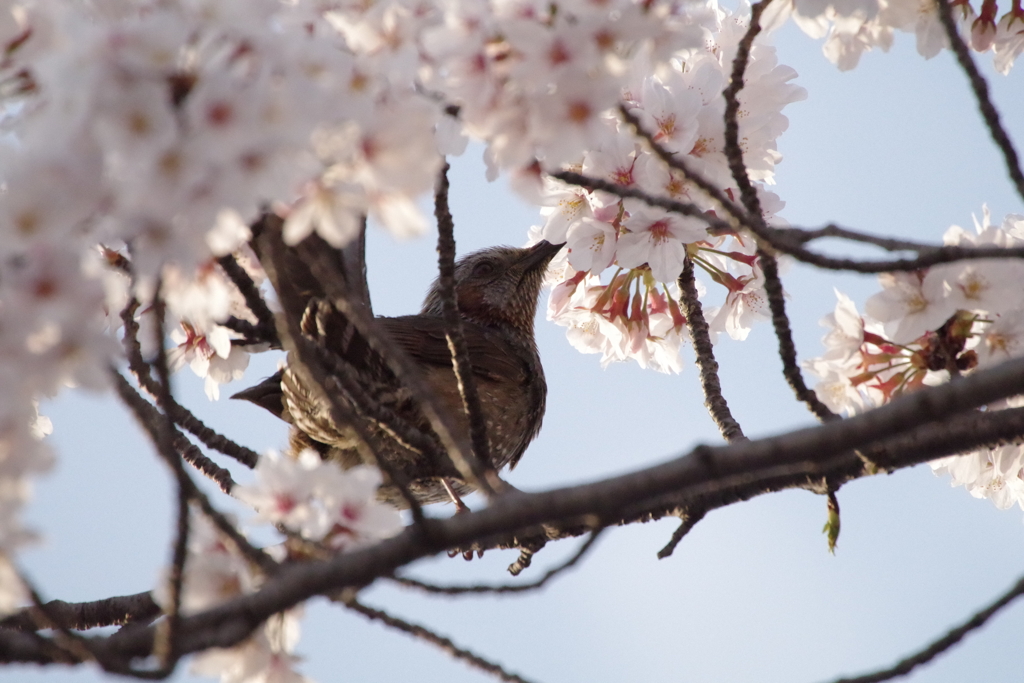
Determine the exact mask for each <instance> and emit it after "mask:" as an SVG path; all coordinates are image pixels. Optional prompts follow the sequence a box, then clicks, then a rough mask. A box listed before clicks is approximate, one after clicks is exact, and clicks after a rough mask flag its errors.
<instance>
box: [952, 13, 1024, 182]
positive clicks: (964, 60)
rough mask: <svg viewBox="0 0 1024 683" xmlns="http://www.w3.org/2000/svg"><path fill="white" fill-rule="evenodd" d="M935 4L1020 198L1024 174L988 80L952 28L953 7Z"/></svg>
mask: <svg viewBox="0 0 1024 683" xmlns="http://www.w3.org/2000/svg"><path fill="white" fill-rule="evenodd" d="M935 5H936V9H937V10H938V14H939V21H941V22H942V27H943V28H944V29H945V30H946V38H948V39H949V46H950V48H951V49H952V50H953V54H955V55H956V60H957V61H958V62H959V63H960V68H961V69H963V70H964V73H966V74H967V79H968V80H969V81H970V82H971V90H973V91H974V97H975V99H977V100H978V109H979V110H980V111H981V116H982V118H983V119H985V125H986V126H987V127H988V132H989V134H991V135H992V140H994V141H995V143H996V147H998V148H999V151H1000V152H1002V154H1003V161H1004V162H1005V163H1006V172H1007V173H1008V174H1009V175H1010V180H1012V181H1013V184H1014V186H1015V187H1016V189H1017V194H1018V195H1020V197H1021V199H1024V173H1021V170H1020V160H1019V158H1018V157H1017V151H1016V150H1015V149H1014V148H1013V143H1012V142H1011V141H1010V136H1009V135H1007V134H1006V130H1005V129H1004V128H1003V124H1002V123H1000V121H999V112H998V111H997V110H996V108H995V105H994V104H992V100H991V98H989V96H988V83H986V82H985V78H984V77H983V76H982V75H981V73H980V72H979V71H978V67H977V65H975V63H974V59H973V58H972V57H971V53H970V52H969V51H968V49H967V45H965V44H964V41H963V39H962V38H961V37H960V32H959V31H957V29H956V21H955V20H954V19H953V6H952V5H951V4H950V3H949V2H948V1H947V0H935Z"/></svg>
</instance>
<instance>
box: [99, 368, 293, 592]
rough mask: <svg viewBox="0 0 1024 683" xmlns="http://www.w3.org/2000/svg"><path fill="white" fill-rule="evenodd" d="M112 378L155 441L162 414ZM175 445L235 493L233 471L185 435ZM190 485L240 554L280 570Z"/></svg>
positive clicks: (124, 382) (270, 569) (194, 497)
mask: <svg viewBox="0 0 1024 683" xmlns="http://www.w3.org/2000/svg"><path fill="white" fill-rule="evenodd" d="M110 375H111V377H112V378H113V382H114V390H115V391H117V393H118V396H120V397H121V400H122V401H124V403H125V405H127V406H128V407H129V408H131V410H132V412H133V413H134V414H135V417H136V419H137V420H138V421H139V423H140V424H141V425H142V427H143V429H145V430H146V432H147V433H148V434H150V438H155V437H156V433H157V432H156V429H157V422H158V420H159V419H160V414H159V412H158V411H157V410H156V408H154V407H153V406H152V405H150V404H149V403H148V402H147V401H146V400H145V399H144V398H142V396H141V395H140V394H139V393H138V392H137V391H135V390H134V389H133V388H132V386H131V385H130V384H129V383H128V380H126V379H125V378H124V377H122V376H121V374H120V373H119V372H117V371H116V370H114V369H111V370H110ZM173 444H174V447H175V448H176V449H177V450H178V452H179V453H180V454H181V456H182V457H183V458H184V459H185V460H186V461H187V462H188V463H189V464H191V465H192V466H193V467H195V468H196V469H198V470H199V471H200V472H202V473H203V474H205V475H206V476H207V477H209V478H210V479H213V480H214V481H216V482H218V484H220V486H221V490H222V491H224V492H225V493H228V494H230V493H231V490H232V488H234V484H235V483H234V481H233V480H232V479H231V474H230V472H228V471H227V470H224V469H223V468H220V467H217V465H215V464H213V463H212V462H210V460H209V459H208V458H206V456H204V455H203V454H202V453H200V452H199V449H197V448H196V447H195V446H194V445H193V444H192V443H191V442H189V440H188V439H186V438H185V437H184V436H183V435H182V434H181V433H176V434H175V435H174V437H173ZM188 482H189V483H188V486H189V491H188V493H189V497H190V499H191V500H194V501H195V502H196V504H198V505H199V508H200V509H201V510H202V511H203V514H205V515H206V516H207V518H209V519H210V521H211V522H213V524H214V526H216V527H217V529H218V530H219V531H220V532H221V533H222V534H224V535H225V536H226V537H227V539H228V540H229V541H230V542H231V543H233V544H234V545H235V547H236V548H237V549H238V551H239V552H240V553H241V554H242V555H244V556H245V557H246V559H248V560H249V561H250V562H252V563H253V564H254V565H256V566H257V567H259V568H260V569H262V570H263V571H264V572H265V573H268V574H269V573H273V572H274V571H275V570H276V568H277V563H276V562H275V561H274V560H273V559H271V558H270V556H269V555H267V554H266V553H265V552H263V551H262V550H260V549H259V548H256V547H254V546H253V545H252V544H250V543H249V541H248V540H246V538H245V537H244V536H242V535H241V533H239V531H238V529H237V528H236V527H235V525H234V524H232V523H231V522H230V521H228V519H227V518H226V517H224V515H223V513H221V512H219V511H217V510H216V509H215V508H214V507H213V505H212V504H211V503H210V501H209V499H208V498H207V496H206V494H204V493H203V492H202V491H200V490H199V488H198V487H197V486H196V485H195V483H194V482H192V480H191V479H189V480H188Z"/></svg>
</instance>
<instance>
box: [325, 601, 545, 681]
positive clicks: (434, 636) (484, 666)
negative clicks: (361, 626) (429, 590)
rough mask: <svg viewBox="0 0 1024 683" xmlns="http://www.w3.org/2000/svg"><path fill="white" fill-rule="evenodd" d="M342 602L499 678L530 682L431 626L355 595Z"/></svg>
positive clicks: (371, 618) (364, 614) (373, 619)
mask: <svg viewBox="0 0 1024 683" xmlns="http://www.w3.org/2000/svg"><path fill="white" fill-rule="evenodd" d="M342 602H343V603H344V605H345V606H346V607H348V608H349V609H350V610H352V611H354V612H358V613H359V614H362V615H363V616H364V617H367V618H368V619H370V620H372V621H379V622H381V623H382V624H384V625H385V626H388V627H390V628H393V629H397V630H399V631H402V632H403V633H407V634H409V635H410V636H413V637H414V638H418V639H420V640H423V641H426V642H428V643H430V644H431V645H435V646H437V647H439V648H441V650H443V651H444V652H446V653H448V654H449V655H451V656H452V657H454V658H455V659H458V660H460V661H463V662H465V663H467V664H469V665H470V666H472V667H475V668H477V669H480V670H481V671H484V672H486V673H488V674H490V675H492V676H494V677H495V678H498V679H499V680H502V681H509V682H510V683H529V682H528V681H527V679H525V678H523V677H522V676H519V675H518V674H514V673H511V672H509V671H506V670H505V669H504V668H502V667H501V666H500V665H498V664H495V663H494V662H491V661H489V660H486V659H484V658H483V657H481V656H479V655H477V654H474V653H473V652H470V651H469V650H467V649H465V648H461V647H459V646H458V645H456V644H455V643H453V642H452V641H451V639H449V638H446V637H444V636H442V635H440V634H438V633H435V632H434V631H431V630H430V629H429V628H427V627H425V626H420V625H419V624H413V623H411V622H408V621H405V620H404V619H399V618H397V617H393V616H391V615H390V614H388V613H387V612H384V611H383V610H378V609H374V608H372V607H367V606H366V605H364V604H363V603H361V602H359V601H358V600H357V599H356V598H355V597H354V596H353V597H344V598H342Z"/></svg>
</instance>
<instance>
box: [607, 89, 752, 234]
mask: <svg viewBox="0 0 1024 683" xmlns="http://www.w3.org/2000/svg"><path fill="white" fill-rule="evenodd" d="M619 115H620V116H622V119H623V120H624V121H625V122H626V123H628V124H629V125H630V126H632V127H633V130H634V131H636V134H637V135H639V136H640V137H641V138H642V139H643V140H644V142H646V143H647V146H648V147H650V148H651V151H653V152H654V154H655V155H656V156H657V157H658V158H659V159H661V160H662V161H663V162H664V163H665V165H667V166H668V167H669V168H673V169H675V170H677V171H679V172H680V173H682V174H683V177H684V178H686V179H687V180H688V181H690V182H691V183H693V184H694V185H696V186H697V187H698V188H700V189H701V190H703V191H704V193H705V194H707V195H708V196H709V197H710V198H711V199H713V200H714V201H715V202H716V203H717V204H718V205H719V206H721V207H722V208H723V209H724V210H725V211H726V213H728V214H729V215H731V216H732V217H733V218H734V219H736V221H737V222H738V223H739V224H740V225H743V226H746V225H747V224H748V223H750V219H749V217H748V216H747V215H746V213H745V212H744V211H743V209H742V208H741V207H740V206H737V205H736V202H734V201H732V200H731V199H729V197H727V196H726V194H725V193H724V192H722V189H721V188H720V187H718V186H717V185H715V184H714V183H713V182H711V181H710V180H708V179H707V178H705V177H704V176H703V175H701V174H700V173H698V172H697V171H696V170H695V169H693V168H691V167H690V165H689V164H687V163H686V160H685V159H684V158H683V157H684V155H678V154H673V153H672V152H670V151H668V149H666V148H665V146H664V145H662V144H661V143H660V142H658V141H657V140H655V139H654V135H653V134H652V133H651V131H649V130H647V129H646V128H644V126H643V123H641V121H640V119H639V118H638V117H637V116H635V115H634V114H633V112H631V111H630V110H629V109H628V108H627V107H626V105H625V104H619Z"/></svg>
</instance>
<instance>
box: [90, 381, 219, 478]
mask: <svg viewBox="0 0 1024 683" xmlns="http://www.w3.org/2000/svg"><path fill="white" fill-rule="evenodd" d="M110 374H111V376H112V377H113V378H114V389H115V390H116V391H117V393H118V396H120V397H121V400H122V401H123V402H124V404H125V405H127V406H128V407H129V408H131V409H132V412H133V413H134V414H135V416H136V418H138V420H139V423H140V424H141V425H142V426H143V428H144V429H146V431H147V433H149V435H150V437H151V438H153V439H154V440H155V439H156V435H157V428H156V425H157V424H158V422H159V420H160V412H159V411H158V410H157V409H156V408H154V407H153V405H152V404H151V403H149V402H148V401H146V399H144V398H143V397H142V395H141V394H139V393H138V392H137V391H135V389H134V388H132V385H131V384H129V383H128V380H126V379H125V378H124V377H122V376H121V374H120V373H119V372H117V370H116V369H114V368H110ZM173 443H174V447H175V449H177V451H178V452H179V453H180V454H181V456H182V457H183V458H185V460H186V461H187V462H188V464H190V465H192V467H194V468H196V470H198V471H199V472H200V473H202V474H203V475H204V476H206V477H207V478H209V479H210V480H212V481H214V482H216V483H217V485H218V486H219V487H220V489H221V490H222V491H223V492H224V493H227V494H230V493H231V490H232V489H233V488H234V487H235V481H234V479H232V478H231V472H229V471H228V470H226V469H224V468H223V467H220V466H219V465H217V464H216V463H214V462H213V461H212V460H210V459H209V458H207V457H206V456H205V455H203V454H202V452H200V450H199V449H198V448H196V447H195V446H194V445H193V444H192V442H190V441H189V440H188V439H186V438H185V437H184V436H183V435H182V434H181V433H180V432H179V433H177V435H176V436H175V437H174V442H173Z"/></svg>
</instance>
